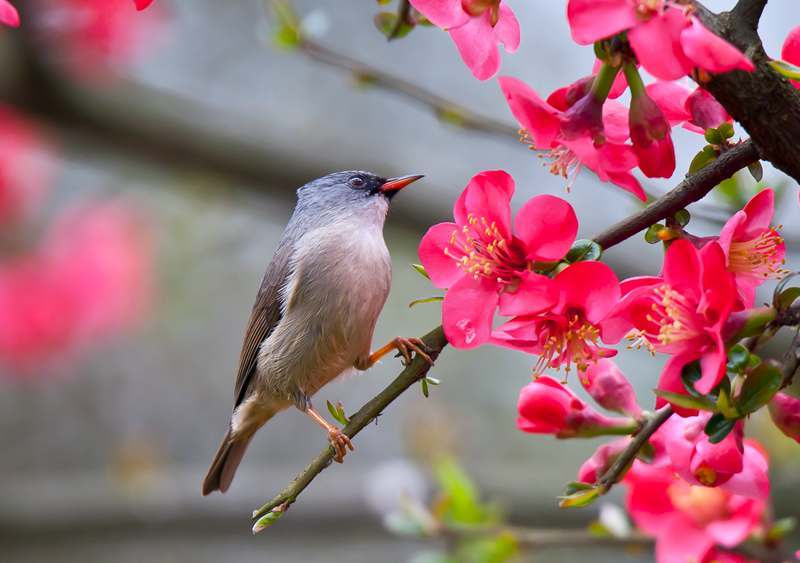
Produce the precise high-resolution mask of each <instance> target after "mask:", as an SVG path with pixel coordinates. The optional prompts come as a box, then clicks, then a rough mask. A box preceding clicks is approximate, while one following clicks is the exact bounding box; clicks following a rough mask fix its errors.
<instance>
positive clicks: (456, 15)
mask: <svg viewBox="0 0 800 563" xmlns="http://www.w3.org/2000/svg"><path fill="white" fill-rule="evenodd" d="M410 1H411V5H412V6H414V8H415V9H417V10H419V11H420V13H422V15H423V16H425V17H426V18H427V19H428V20H430V21H431V23H433V24H434V25H436V26H437V27H441V28H442V29H450V28H451V27H458V26H460V25H464V24H465V23H467V21H468V20H469V19H470V15H469V14H468V13H467V12H465V11H464V8H462V7H461V1H460V0H410Z"/></svg>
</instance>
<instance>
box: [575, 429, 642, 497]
mask: <svg viewBox="0 0 800 563" xmlns="http://www.w3.org/2000/svg"><path fill="white" fill-rule="evenodd" d="M629 443H630V439H629V438H619V439H617V440H614V441H612V442H608V443H607V444H603V445H602V446H600V447H599V448H597V449H596V450H595V452H594V453H593V454H592V457H590V458H589V459H587V460H586V461H584V462H583V465H581V468H580V469H579V470H578V481H580V482H581V483H588V484H589V485H594V484H595V483H597V480H598V479H600V477H601V476H602V475H603V474H604V473H605V472H606V471H608V469H609V468H610V467H611V465H613V463H614V462H615V461H616V460H617V457H619V454H620V453H622V450H624V449H625V448H626V447H627V446H628V444H629Z"/></svg>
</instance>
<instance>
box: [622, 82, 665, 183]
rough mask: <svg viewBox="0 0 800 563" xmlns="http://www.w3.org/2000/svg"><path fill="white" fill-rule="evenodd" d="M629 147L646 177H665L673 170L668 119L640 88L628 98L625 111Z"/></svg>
mask: <svg viewBox="0 0 800 563" xmlns="http://www.w3.org/2000/svg"><path fill="white" fill-rule="evenodd" d="M629 122H630V130H631V141H633V150H634V152H635V153H636V156H637V157H638V159H639V168H640V169H641V170H642V172H644V174H645V176H647V177H648V178H669V177H670V176H672V173H673V172H675V147H673V145H672V137H670V134H669V133H670V126H669V122H668V121H667V120H666V118H665V117H664V114H663V113H662V111H661V108H659V107H658V104H656V103H655V102H654V101H653V99H652V98H651V97H650V96H648V95H647V94H646V93H645V91H644V90H642V91H641V92H640V93H639V94H638V95H634V97H633V98H632V99H631V109H630V114H629Z"/></svg>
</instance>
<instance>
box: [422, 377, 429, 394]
mask: <svg viewBox="0 0 800 563" xmlns="http://www.w3.org/2000/svg"><path fill="white" fill-rule="evenodd" d="M420 385H422V394H423V395H425V398H426V399H427V398H428V395H429V393H430V391H429V390H428V380H427V379H426V378H424V377H423V378H422V379H421V380H420Z"/></svg>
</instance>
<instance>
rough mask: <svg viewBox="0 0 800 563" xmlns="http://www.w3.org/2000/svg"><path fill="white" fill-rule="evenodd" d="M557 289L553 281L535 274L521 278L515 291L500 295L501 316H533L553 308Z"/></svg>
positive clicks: (530, 273)
mask: <svg viewBox="0 0 800 563" xmlns="http://www.w3.org/2000/svg"><path fill="white" fill-rule="evenodd" d="M556 300H557V298H556V289H555V284H554V282H553V280H552V279H550V278H548V277H547V276H543V275H541V274H536V273H534V272H527V273H526V274H525V275H523V276H521V277H520V278H519V284H518V285H517V287H516V289H515V291H514V292H513V293H512V292H509V291H503V292H502V293H501V294H500V309H499V310H500V314H501V315H503V316H508V317H510V316H514V315H533V314H536V313H539V312H541V311H544V310H545V309H547V308H549V307H551V306H553V305H554V304H555V302H556Z"/></svg>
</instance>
